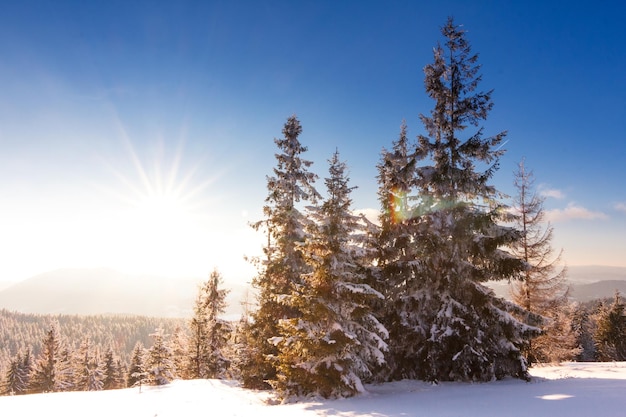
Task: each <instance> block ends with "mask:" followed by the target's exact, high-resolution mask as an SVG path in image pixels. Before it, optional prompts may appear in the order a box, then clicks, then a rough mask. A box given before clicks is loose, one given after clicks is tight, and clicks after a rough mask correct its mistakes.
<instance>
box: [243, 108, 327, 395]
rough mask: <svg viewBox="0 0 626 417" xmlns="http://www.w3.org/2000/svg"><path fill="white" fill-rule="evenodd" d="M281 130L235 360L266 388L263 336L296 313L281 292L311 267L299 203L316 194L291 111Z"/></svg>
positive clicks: (272, 353)
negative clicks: (253, 295)
mask: <svg viewBox="0 0 626 417" xmlns="http://www.w3.org/2000/svg"><path fill="white" fill-rule="evenodd" d="M282 133H283V137H282V138H280V139H275V140H274V142H275V143H276V145H277V147H278V150H279V152H278V153H276V154H275V156H276V162H277V165H276V167H275V168H274V175H272V176H268V177H267V189H268V196H267V198H266V199H265V203H266V204H265V206H264V207H263V214H264V216H265V218H264V219H263V220H261V221H259V222H257V223H255V224H253V227H255V228H256V229H257V230H265V232H266V233H267V245H266V246H265V247H264V248H263V252H264V255H265V256H264V258H263V259H257V260H256V266H257V268H258V274H257V276H256V277H255V278H254V280H253V286H254V287H255V289H256V290H257V296H258V308H257V309H256V311H254V312H252V314H251V318H252V319H251V321H250V324H249V326H248V327H247V330H248V335H247V337H246V339H245V340H246V341H247V345H246V347H245V349H246V351H245V353H244V356H245V357H246V358H248V363H246V364H242V366H241V375H242V379H243V383H244V385H245V386H246V387H250V388H268V387H269V385H268V384H267V381H269V380H275V379H276V366H277V363H276V355H277V354H278V350H277V347H276V346H275V345H274V344H272V343H270V342H269V340H270V339H271V338H274V337H279V336H280V331H279V329H278V323H279V322H280V320H283V319H290V318H295V317H298V316H299V315H300V312H299V311H298V310H297V309H296V308H294V306H292V305H288V304H286V303H283V302H282V298H283V297H285V296H287V295H289V294H291V293H292V291H293V290H294V288H295V287H296V286H298V285H303V283H304V282H303V275H304V274H307V273H309V272H311V271H310V267H309V266H308V265H307V263H306V261H305V259H304V255H303V253H302V249H301V245H302V243H303V242H304V241H305V240H306V224H307V223H308V220H307V218H306V215H305V214H304V213H302V211H301V209H302V208H303V206H304V205H306V204H307V203H315V202H316V201H317V199H318V198H319V193H318V192H317V191H316V189H315V187H314V182H315V180H316V179H317V175H315V174H314V173H312V172H310V171H309V170H308V169H309V167H310V166H311V165H312V162H311V161H308V160H306V159H304V158H302V154H303V153H304V152H306V151H307V148H306V146H303V145H302V144H301V143H300V140H299V136H300V134H301V133H302V126H301V125H300V121H299V120H298V119H297V118H296V116H291V117H289V118H288V119H287V122H286V123H285V125H284V127H283V131H282Z"/></svg>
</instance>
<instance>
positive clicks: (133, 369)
mask: <svg viewBox="0 0 626 417" xmlns="http://www.w3.org/2000/svg"><path fill="white" fill-rule="evenodd" d="M145 357H146V350H145V348H144V347H143V344H142V343H141V342H137V343H136V344H135V347H134V348H133V352H132V354H131V358H130V365H129V367H128V374H127V376H126V386H128V387H136V386H141V385H142V384H145V383H146V378H147V375H148V374H147V372H146V365H145Z"/></svg>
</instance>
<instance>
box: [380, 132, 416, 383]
mask: <svg viewBox="0 0 626 417" xmlns="http://www.w3.org/2000/svg"><path fill="white" fill-rule="evenodd" d="M414 147H415V145H414V144H410V143H409V140H408V138H407V127H406V123H405V122H404V121H403V122H402V125H401V127H400V134H399V137H398V139H397V140H396V141H394V142H393V144H392V149H391V150H387V149H383V150H382V152H381V158H380V162H379V163H378V165H377V169H378V177H377V178H378V184H379V187H378V199H379V202H380V205H381V212H380V215H379V222H380V227H379V228H378V230H376V231H375V232H374V233H376V239H374V240H373V242H374V245H375V247H376V249H377V251H378V255H377V266H378V271H379V274H378V281H379V282H378V285H377V287H378V288H380V290H381V291H382V293H383V294H384V302H382V303H378V304H377V307H378V308H377V309H376V313H377V315H378V316H379V317H380V318H381V320H382V321H383V324H384V325H385V327H386V328H387V330H388V331H389V350H388V353H387V357H386V361H387V364H386V366H385V367H382V368H381V369H379V370H378V373H377V376H376V378H377V379H379V380H387V379H403V378H416V377H417V373H416V371H415V362H416V360H417V358H416V357H415V349H416V348H417V347H418V346H419V345H420V344H421V343H423V334H422V332H420V331H419V327H418V326H417V324H416V323H415V322H414V321H413V318H414V316H413V314H412V312H413V311H414V310H415V309H416V306H415V296H414V293H415V292H417V291H421V287H420V286H419V285H420V282H419V279H418V277H417V275H416V273H417V270H418V269H417V264H418V260H419V259H420V258H421V255H420V247H419V245H417V244H416V235H417V229H416V224H417V223H416V221H415V219H414V213H415V207H414V203H415V194H414V193H415V181H416V177H415V175H416V174H415V158H414V155H413V154H414Z"/></svg>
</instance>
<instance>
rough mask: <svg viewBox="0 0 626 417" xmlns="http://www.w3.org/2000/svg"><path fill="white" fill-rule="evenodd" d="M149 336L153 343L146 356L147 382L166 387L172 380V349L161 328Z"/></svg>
mask: <svg viewBox="0 0 626 417" xmlns="http://www.w3.org/2000/svg"><path fill="white" fill-rule="evenodd" d="M150 336H151V337H152V339H153V341H154V342H153V344H152V346H151V347H150V349H148V352H147V355H146V362H145V370H146V372H147V382H148V383H149V384H152V385H167V384H169V383H170V382H171V381H172V380H173V379H174V374H173V372H172V371H173V369H174V363H173V361H172V349H171V347H170V345H169V342H168V340H167V339H166V337H167V335H165V334H164V332H163V328H161V327H160V328H158V329H156V330H155V331H154V333H152V334H151V335H150Z"/></svg>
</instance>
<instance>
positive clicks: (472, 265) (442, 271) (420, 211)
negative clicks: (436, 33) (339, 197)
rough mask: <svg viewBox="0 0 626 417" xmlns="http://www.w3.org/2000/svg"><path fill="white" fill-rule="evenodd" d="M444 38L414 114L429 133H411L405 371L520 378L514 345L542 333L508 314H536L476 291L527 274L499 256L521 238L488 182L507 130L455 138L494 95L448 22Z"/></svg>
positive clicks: (515, 261)
mask: <svg viewBox="0 0 626 417" xmlns="http://www.w3.org/2000/svg"><path fill="white" fill-rule="evenodd" d="M442 34H443V36H444V38H445V44H444V45H443V46H442V45H438V46H437V47H436V48H435V49H434V62H433V63H432V64H429V65H427V66H426V67H425V68H424V72H425V81H424V83H425V87H426V92H427V94H428V95H429V97H431V98H432V99H433V100H434V101H435V106H434V108H433V109H432V111H431V113H430V115H429V116H426V115H420V118H421V120H422V122H423V124H424V127H425V129H426V132H427V136H425V135H419V136H418V146H417V148H416V151H415V154H414V156H415V159H416V163H417V164H416V168H415V169H416V171H415V173H416V176H415V180H416V181H415V185H416V189H417V191H418V194H417V196H416V197H417V200H416V201H415V202H416V206H415V209H414V211H413V212H412V213H410V214H409V217H411V218H413V220H412V221H413V222H415V223H416V224H415V228H416V229H417V230H418V232H417V233H416V234H415V235H413V236H414V237H413V238H412V239H413V241H412V242H411V243H412V244H416V245H418V249H417V251H418V253H417V255H418V257H417V258H416V259H415V261H414V262H412V263H411V267H412V268H414V269H413V271H412V272H411V274H410V275H408V276H407V277H406V278H407V279H409V280H412V279H415V282H407V283H406V284H405V283H404V282H401V285H402V287H400V288H396V291H397V296H396V297H400V298H399V299H400V300H401V304H402V305H403V306H408V307H410V308H406V309H405V310H404V311H403V312H402V314H401V316H400V317H401V320H402V321H403V324H404V326H409V327H412V328H413V329H414V331H413V333H414V334H415V336H416V337H415V344H414V345H413V346H411V350H410V351H409V352H407V354H408V355H409V357H410V358H411V361H410V362H409V361H406V360H405V361H404V363H403V364H402V366H403V368H404V369H403V372H405V373H407V374H408V375H415V376H417V377H418V378H420V379H426V380H464V381H488V380H492V379H494V378H502V377H505V376H508V375H511V376H516V377H520V378H527V377H528V373H527V367H526V363H525V360H524V358H523V356H522V354H521V352H520V348H521V346H522V345H523V343H525V341H526V340H528V338H530V337H532V336H535V335H536V334H537V333H538V331H539V329H538V328H536V327H532V326H528V325H526V324H524V323H522V322H521V321H519V319H517V318H515V317H514V316H513V313H515V314H519V315H520V316H519V317H522V318H523V319H524V320H526V319H530V318H531V317H534V316H531V315H530V314H526V313H525V312H524V310H523V309H522V308H520V307H518V306H516V305H515V304H514V303H511V302H507V301H505V300H503V299H501V298H497V297H496V296H495V295H494V293H493V291H492V290H490V289H488V288H487V287H486V286H484V285H483V283H484V282H486V281H489V280H503V279H517V278H518V277H519V276H520V272H521V271H522V269H523V268H524V263H523V261H522V260H521V259H519V258H516V257H513V256H511V254H510V253H509V252H507V251H506V250H504V248H506V247H507V246H510V245H511V244H512V243H514V242H515V241H516V240H517V239H519V237H520V233H519V232H518V231H516V230H515V229H514V228H511V227H505V226H502V225H501V223H504V222H506V221H508V220H509V219H508V216H507V213H506V210H505V207H504V205H503V204H501V203H500V202H498V198H499V197H500V194H499V193H498V191H497V190H496V188H495V187H494V186H493V185H491V184H490V183H489V181H490V179H491V178H492V176H493V174H494V172H495V171H496V169H497V167H498V159H499V156H500V155H501V154H502V152H503V151H502V150H500V146H501V143H502V140H503V138H504V136H505V132H502V133H499V134H496V135H494V136H491V137H487V138H484V137H483V129H482V127H481V128H479V129H478V130H477V131H475V132H474V133H472V134H469V136H465V137H464V138H462V137H461V136H462V134H466V131H467V128H468V127H470V126H478V125H479V124H480V123H481V121H482V120H485V119H486V117H487V114H488V112H489V111H490V109H491V108H492V102H491V92H486V93H485V92H479V91H477V88H478V84H479V82H480V80H481V77H480V76H479V75H478V71H479V68H480V66H479V65H478V64H477V60H478V56H477V55H475V54H472V53H471V49H470V45H469V43H468V41H467V40H466V38H465V32H464V31H463V30H462V29H461V28H460V27H458V26H456V25H455V24H454V22H453V21H452V19H448V21H447V23H446V25H445V26H444V27H443V28H442ZM414 277H415V278H414ZM396 285H398V284H396ZM529 323H530V322H529ZM415 346H416V347H415ZM400 356H402V355H401V354H400Z"/></svg>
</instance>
